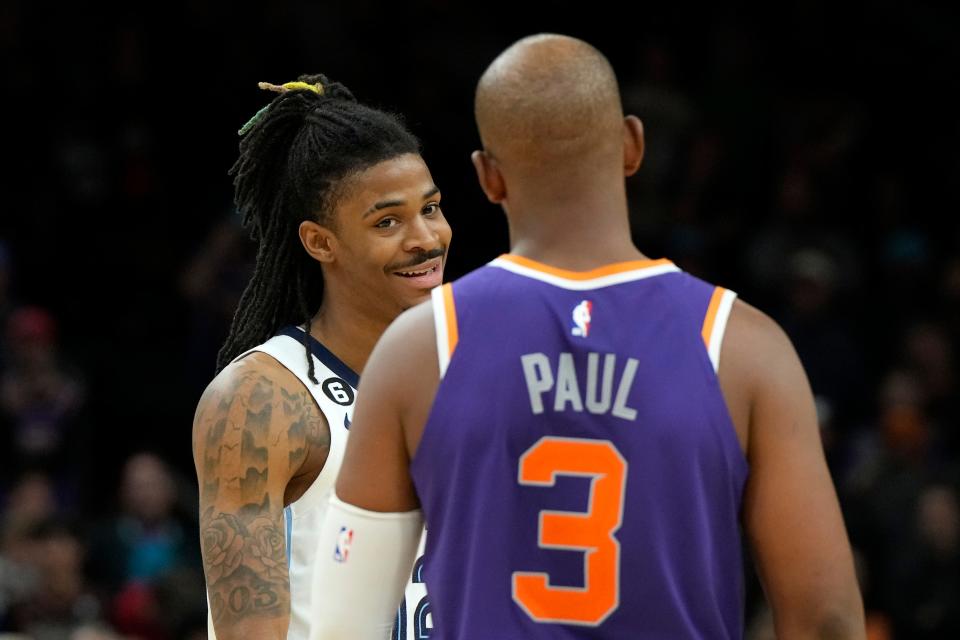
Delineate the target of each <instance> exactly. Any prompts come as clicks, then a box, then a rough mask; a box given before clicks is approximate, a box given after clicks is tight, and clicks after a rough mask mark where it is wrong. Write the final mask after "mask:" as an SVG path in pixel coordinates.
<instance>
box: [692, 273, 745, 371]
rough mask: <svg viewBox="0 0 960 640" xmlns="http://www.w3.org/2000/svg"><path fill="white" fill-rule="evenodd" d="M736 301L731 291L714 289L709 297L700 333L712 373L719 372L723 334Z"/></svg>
mask: <svg viewBox="0 0 960 640" xmlns="http://www.w3.org/2000/svg"><path fill="white" fill-rule="evenodd" d="M736 299H737V294H736V293H734V292H733V291H730V290H729V289H724V288H723V287H716V288H715V289H714V290H713V295H712V296H710V304H709V305H708V306H707V315H706V316H705V317H704V319H703V328H702V329H701V331H700V333H701V335H702V336H703V343H704V345H706V347H707V353H708V354H709V356H710V362H711V364H713V370H714V372H717V371H719V370H720V347H721V345H722V344H723V334H724V332H725V331H726V329H727V320H728V319H729V318H730V311H731V310H732V309H733V303H734V301H735V300H736Z"/></svg>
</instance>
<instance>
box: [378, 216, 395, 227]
mask: <svg viewBox="0 0 960 640" xmlns="http://www.w3.org/2000/svg"><path fill="white" fill-rule="evenodd" d="M395 224H397V220H396V218H384V219H383V220H381V221H380V222H378V223H377V224H376V227H377V228H378V229H389V228H390V227H392V226H393V225H395Z"/></svg>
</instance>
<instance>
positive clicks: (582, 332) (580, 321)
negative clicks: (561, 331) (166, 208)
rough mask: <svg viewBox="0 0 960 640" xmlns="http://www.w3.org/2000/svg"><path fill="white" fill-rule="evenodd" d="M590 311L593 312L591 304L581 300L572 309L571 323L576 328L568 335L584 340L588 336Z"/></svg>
mask: <svg viewBox="0 0 960 640" xmlns="http://www.w3.org/2000/svg"><path fill="white" fill-rule="evenodd" d="M591 311H593V303H592V302H590V301H589V300H583V301H581V302H580V304H578V305H577V306H575V307H574V308H573V323H574V324H575V325H576V326H575V327H574V328H573V329H572V330H571V331H570V333H572V334H573V335H575V336H578V337H581V338H586V337H587V336H588V335H589V334H590V312H591Z"/></svg>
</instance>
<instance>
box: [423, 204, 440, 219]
mask: <svg viewBox="0 0 960 640" xmlns="http://www.w3.org/2000/svg"><path fill="white" fill-rule="evenodd" d="M438 211H440V205H439V204H437V203H436V202H431V203H430V204H428V205H427V206H425V207H424V208H423V215H425V216H432V215H433V214H435V213H437V212H438Z"/></svg>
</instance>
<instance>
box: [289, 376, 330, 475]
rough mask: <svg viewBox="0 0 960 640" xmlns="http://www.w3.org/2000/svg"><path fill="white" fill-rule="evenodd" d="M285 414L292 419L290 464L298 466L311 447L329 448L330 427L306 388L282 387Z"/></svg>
mask: <svg viewBox="0 0 960 640" xmlns="http://www.w3.org/2000/svg"><path fill="white" fill-rule="evenodd" d="M280 395H281V396H282V398H283V414H284V416H285V417H286V418H287V419H288V420H289V421H290V431H289V434H290V465H291V467H298V466H300V464H301V463H303V460H304V459H305V458H306V456H307V452H308V450H310V449H318V448H319V449H329V447H330V429H329V428H328V426H327V424H326V422H325V421H324V419H323V417H322V415H321V414H320V410H319V409H317V405H316V402H315V401H314V399H313V398H312V397H310V394H309V393H308V392H307V391H306V390H304V389H298V390H294V391H288V390H287V389H284V388H281V389H280Z"/></svg>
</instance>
